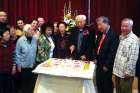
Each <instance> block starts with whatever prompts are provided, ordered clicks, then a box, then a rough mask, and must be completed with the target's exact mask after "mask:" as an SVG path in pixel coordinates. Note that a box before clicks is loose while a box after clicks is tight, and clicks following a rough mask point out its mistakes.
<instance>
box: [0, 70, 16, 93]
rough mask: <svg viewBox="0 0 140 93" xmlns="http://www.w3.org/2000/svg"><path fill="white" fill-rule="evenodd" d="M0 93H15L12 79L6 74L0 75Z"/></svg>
mask: <svg viewBox="0 0 140 93" xmlns="http://www.w3.org/2000/svg"><path fill="white" fill-rule="evenodd" d="M0 93H16V91H15V85H14V81H13V77H12V76H11V75H9V74H6V73H0Z"/></svg>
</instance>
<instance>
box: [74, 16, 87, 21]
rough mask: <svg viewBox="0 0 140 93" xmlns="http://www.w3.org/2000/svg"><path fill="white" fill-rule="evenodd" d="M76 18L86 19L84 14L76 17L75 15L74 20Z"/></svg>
mask: <svg viewBox="0 0 140 93" xmlns="http://www.w3.org/2000/svg"><path fill="white" fill-rule="evenodd" d="M78 19H83V20H84V21H86V19H87V18H86V16H85V15H77V16H76V17H75V20H78Z"/></svg>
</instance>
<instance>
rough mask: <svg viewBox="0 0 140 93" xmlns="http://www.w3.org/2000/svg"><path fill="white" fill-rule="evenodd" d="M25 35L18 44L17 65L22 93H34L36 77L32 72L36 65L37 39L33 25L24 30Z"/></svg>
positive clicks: (25, 27)
mask: <svg viewBox="0 0 140 93" xmlns="http://www.w3.org/2000/svg"><path fill="white" fill-rule="evenodd" d="M23 31H25V35H24V36H22V37H20V38H19V39H18V41H17V44H16V58H15V60H16V64H17V66H18V71H19V80H20V82H19V83H20V86H19V87H20V90H21V92H22V93H33V87H34V75H33V73H32V70H33V68H34V65H35V57H36V50H37V39H36V38H35V37H33V31H32V29H31V25H29V24H26V25H25V26H24V28H23Z"/></svg>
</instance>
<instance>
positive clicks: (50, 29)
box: [45, 27, 53, 36]
mask: <svg viewBox="0 0 140 93" xmlns="http://www.w3.org/2000/svg"><path fill="white" fill-rule="evenodd" d="M52 33H53V29H52V28H51V27H48V28H46V30H45V34H46V35H47V36H51V35H52Z"/></svg>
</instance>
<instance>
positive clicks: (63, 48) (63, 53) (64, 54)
mask: <svg viewBox="0 0 140 93" xmlns="http://www.w3.org/2000/svg"><path fill="white" fill-rule="evenodd" d="M53 38H54V43H55V49H54V55H53V57H55V58H69V55H70V51H69V48H68V40H69V34H67V33H65V34H64V36H63V37H62V36H61V34H60V33H57V34H56V35H54V36H53Z"/></svg>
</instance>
